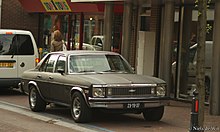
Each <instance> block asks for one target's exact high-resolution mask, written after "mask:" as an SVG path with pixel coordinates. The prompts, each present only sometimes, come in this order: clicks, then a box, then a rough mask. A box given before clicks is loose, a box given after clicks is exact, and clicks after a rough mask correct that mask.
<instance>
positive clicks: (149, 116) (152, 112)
mask: <svg viewBox="0 0 220 132" xmlns="http://www.w3.org/2000/svg"><path fill="white" fill-rule="evenodd" d="M163 113H164V106H160V107H155V108H147V109H145V110H144V111H143V116H144V119H145V120H147V121H159V120H160V119H161V118H162V117H163Z"/></svg>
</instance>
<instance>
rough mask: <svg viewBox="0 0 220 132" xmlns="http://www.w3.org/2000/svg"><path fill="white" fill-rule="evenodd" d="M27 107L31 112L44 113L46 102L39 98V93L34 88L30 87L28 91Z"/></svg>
mask: <svg viewBox="0 0 220 132" xmlns="http://www.w3.org/2000/svg"><path fill="white" fill-rule="evenodd" d="M29 105H30V108H31V110H32V111H34V112H40V111H45V109H46V105H47V104H46V102H45V101H44V100H43V99H42V98H41V96H40V94H39V92H38V91H37V89H36V87H34V86H31V87H30V91H29Z"/></svg>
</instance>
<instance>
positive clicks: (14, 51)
mask: <svg viewBox="0 0 220 132" xmlns="http://www.w3.org/2000/svg"><path fill="white" fill-rule="evenodd" d="M33 54H34V48H33V44H32V41H31V37H30V36H29V35H21V34H0V55H33Z"/></svg>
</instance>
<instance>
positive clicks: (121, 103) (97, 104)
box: [90, 100, 169, 109]
mask: <svg viewBox="0 0 220 132" xmlns="http://www.w3.org/2000/svg"><path fill="white" fill-rule="evenodd" d="M126 103H144V108H152V107H159V106H164V105H168V104H169V100H157V101H155V100H152V101H130V100H127V101H119V102H90V107H92V108H108V109H124V104H126Z"/></svg>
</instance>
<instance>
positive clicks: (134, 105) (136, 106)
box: [125, 103, 141, 109]
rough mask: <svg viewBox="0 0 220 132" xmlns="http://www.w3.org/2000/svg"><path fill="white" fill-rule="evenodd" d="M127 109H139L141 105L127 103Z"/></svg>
mask: <svg viewBox="0 0 220 132" xmlns="http://www.w3.org/2000/svg"><path fill="white" fill-rule="evenodd" d="M125 108H127V109H137V108H141V103H127V104H126V105H125Z"/></svg>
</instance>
